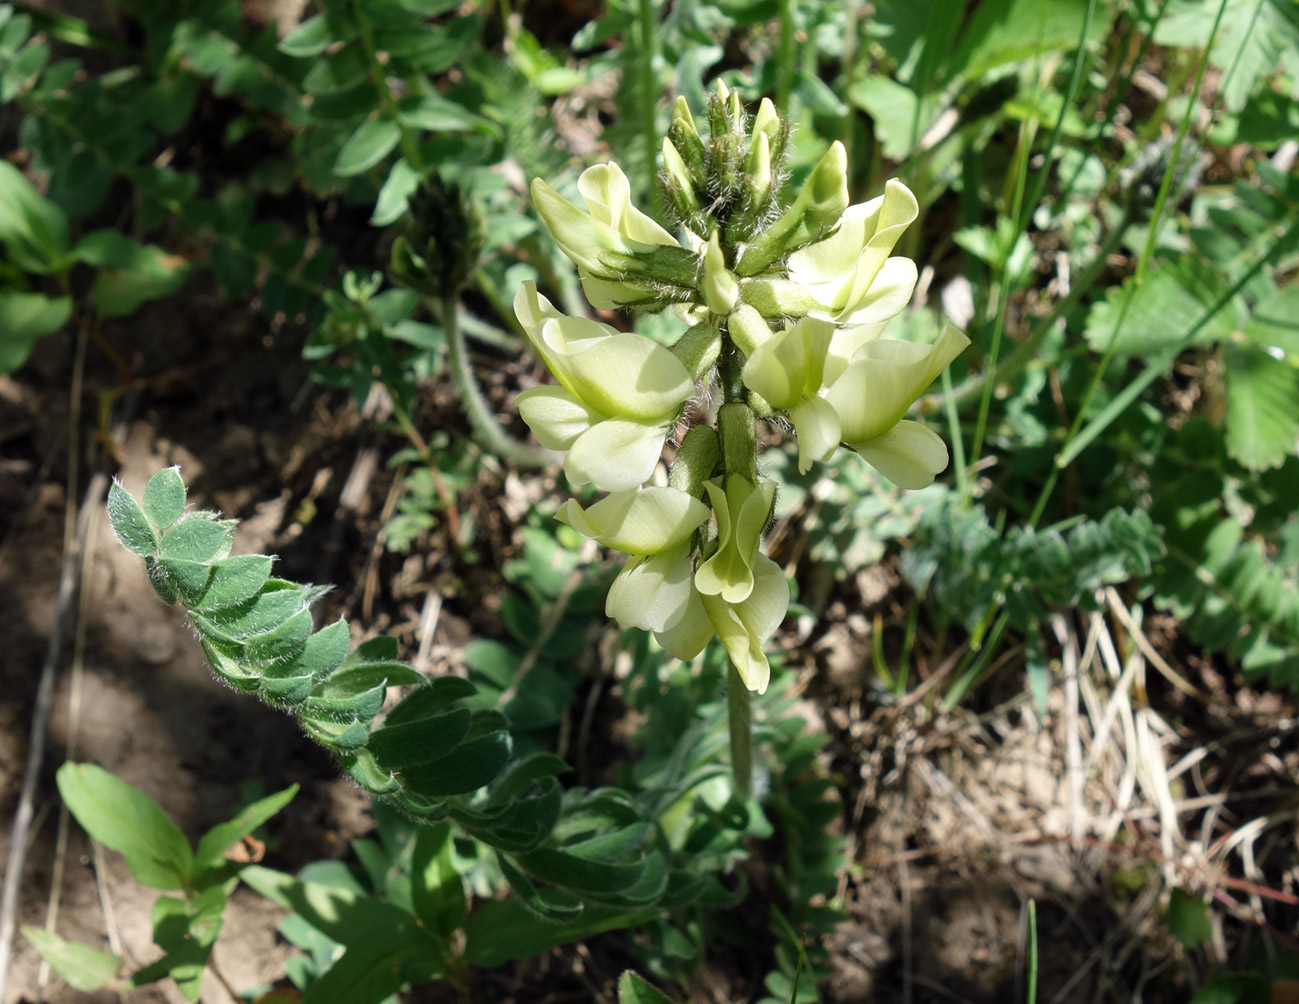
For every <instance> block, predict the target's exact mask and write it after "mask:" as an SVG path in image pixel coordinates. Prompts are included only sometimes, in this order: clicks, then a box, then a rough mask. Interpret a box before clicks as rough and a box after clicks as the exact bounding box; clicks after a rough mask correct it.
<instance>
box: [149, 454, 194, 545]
mask: <svg viewBox="0 0 1299 1004" xmlns="http://www.w3.org/2000/svg"><path fill="white" fill-rule="evenodd" d="M184 511H185V482H184V480H183V479H182V478H181V476H180V468H179V467H164V468H163V469H162V470H160V471H159V472H158V473H157V474H155V475H154V476H153V477H151V478H150V479H149V483H148V484H146V485H145V486H144V514H145V515H146V516H148V517H149V522H150V523H152V524H153V525H154V526H156V527H157V528H158V529H159V530H165V529H167V527H169V526H171V525H172V524H173V523H175V522H176V520H178V519H180V517H181V513H183V512H184Z"/></svg>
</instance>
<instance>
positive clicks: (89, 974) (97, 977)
mask: <svg viewBox="0 0 1299 1004" xmlns="http://www.w3.org/2000/svg"><path fill="white" fill-rule="evenodd" d="M22 931H23V937H25V938H26V939H27V940H28V941H30V942H31V943H32V946H33V947H34V948H35V949H36V951H38V952H40V954H41V958H42V959H44V960H45V961H46V962H48V963H49V964H50V968H51V969H53V970H54V971H55V972H56V973H58V974H59V975H60V976H61V977H63V979H64V980H65V981H66V982H67V984H68V986H70V987H72V989H74V990H80V991H81V992H82V993H90V992H91V991H93V990H98V989H99V988H100V987H106V986H112V985H113V984H115V983H116V982H117V971H118V969H120V968H121V966H122V960H121V959H119V958H118V957H117V956H116V955H112V954H110V953H108V952H102V951H100V950H99V949H97V948H91V947H90V946H89V945H83V944H82V943H81V942H79V941H69V940H68V939H67V938H61V937H59V936H58V935H57V934H54V933H53V932H51V931H43V930H41V929H40V928H39V927H33V926H32V925H31V924H24V925H23V927H22Z"/></svg>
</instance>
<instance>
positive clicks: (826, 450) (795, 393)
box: [740, 317, 846, 474]
mask: <svg viewBox="0 0 1299 1004" xmlns="http://www.w3.org/2000/svg"><path fill="white" fill-rule="evenodd" d="M837 334H838V332H836V330H835V326H834V325H833V324H831V323H830V322H829V321H824V320H820V319H819V318H812V317H805V318H803V319H802V320H800V321H799V322H798V323H796V324H794V325H792V326H791V327H788V328H786V329H785V330H784V331H781V332H778V333H777V334H775V335H773V336H772V337H771V338H769V339H767V341H765V342H763V343H762V344H761V345H759V346H758V347H757V348H756V349H755V350H754V351H753V353H752V355H750V356H749V359H748V361H747V362H746V363H745V364H744V369H743V371H742V372H741V374H740V377H741V379H742V380H743V381H744V385H745V386H746V387H748V388H749V389H750V390H751V391H753V392H754V393H756V394H758V395H759V396H761V398H762V399H763V400H764V401H766V402H767V403H768V404H769V405H771V406H772V407H773V408H776V409H778V410H780V411H788V412H789V418H790V421H791V422H793V424H794V431H795V432H796V433H797V434H798V470H799V473H800V474H806V473H807V472H808V471H809V470H810V469H811V467H812V464H814V463H816V462H817V461H819V460H825V459H826V458H827V457H829V456H830V454H832V453H833V452H834V451H835V450H836V449H837V448H838V446H839V440H840V438H841V430H840V425H839V414H838V412H836V411H835V410H834V408H833V407H832V406H831V405H830V403H829V402H828V401H826V400H825V398H823V397H821V396H820V393H821V388H822V385H823V383H824V381H825V376H826V374H825V369H826V362H827V359H828V355H829V351H830V346H831V343H832V341H833V339H834V338H835V337H836V336H837ZM845 363H846V360H845Z"/></svg>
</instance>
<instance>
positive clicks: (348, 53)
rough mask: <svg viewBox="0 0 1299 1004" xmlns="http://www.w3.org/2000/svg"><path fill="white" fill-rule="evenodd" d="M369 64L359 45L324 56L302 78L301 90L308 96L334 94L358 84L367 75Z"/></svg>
mask: <svg viewBox="0 0 1299 1004" xmlns="http://www.w3.org/2000/svg"><path fill="white" fill-rule="evenodd" d="M369 71H370V67H369V64H368V63H367V62H366V61H365V53H364V52H362V51H361V47H360V46H359V45H349V46H347V48H345V49H339V50H338V51H337V52H334V53H331V54H330V55H328V56H326V57H325V58H324V59H322V60H321V61H320V62H318V63H317V64H316V65H315V66H313V67H312V68H311V69H310V70H309V71H307V75H306V76H305V77H303V78H302V89H303V90H304V91H306V92H307V93H308V94H315V95H319V94H336V93H338V92H339V91H345V90H347V89H348V88H349V87H351V86H353V85H354V84H359V83H360V82H361V81H363V80H364V79H365V77H366V74H367V73H369Z"/></svg>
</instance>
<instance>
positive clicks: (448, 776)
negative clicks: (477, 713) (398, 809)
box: [402, 732, 510, 798]
mask: <svg viewBox="0 0 1299 1004" xmlns="http://www.w3.org/2000/svg"><path fill="white" fill-rule="evenodd" d="M509 759H510V737H509V735H508V733H505V732H493V733H489V734H488V735H485V736H481V737H480V738H478V739H475V740H472V741H470V742H466V743H464V744H463V745H461V746H458V747H456V749H455V751H454V752H452V753H451V754H449V755H448V756H445V757H443V758H442V759H441V760H437V761H434V762H433V763H428V764H419V765H417V766H415V767H410V768H408V769H406V770H404V771H402V776H403V777H404V778H405V780H406V783H407V784H408V785H410V787H411V788H412V789H414V790H415V791H416V792H417V793H419V794H420V795H424V796H427V797H438V798H440V797H444V796H446V795H464V794H468V793H469V792H471V791H476V790H477V789H479V788H481V787H482V786H483V785H485V784H488V783H490V782H491V781H492V779H493V778H495V777H496V775H497V774H499V773H500V772H501V771H502V770H503V769H504V767H505V765H506V763H508V762H509Z"/></svg>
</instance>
